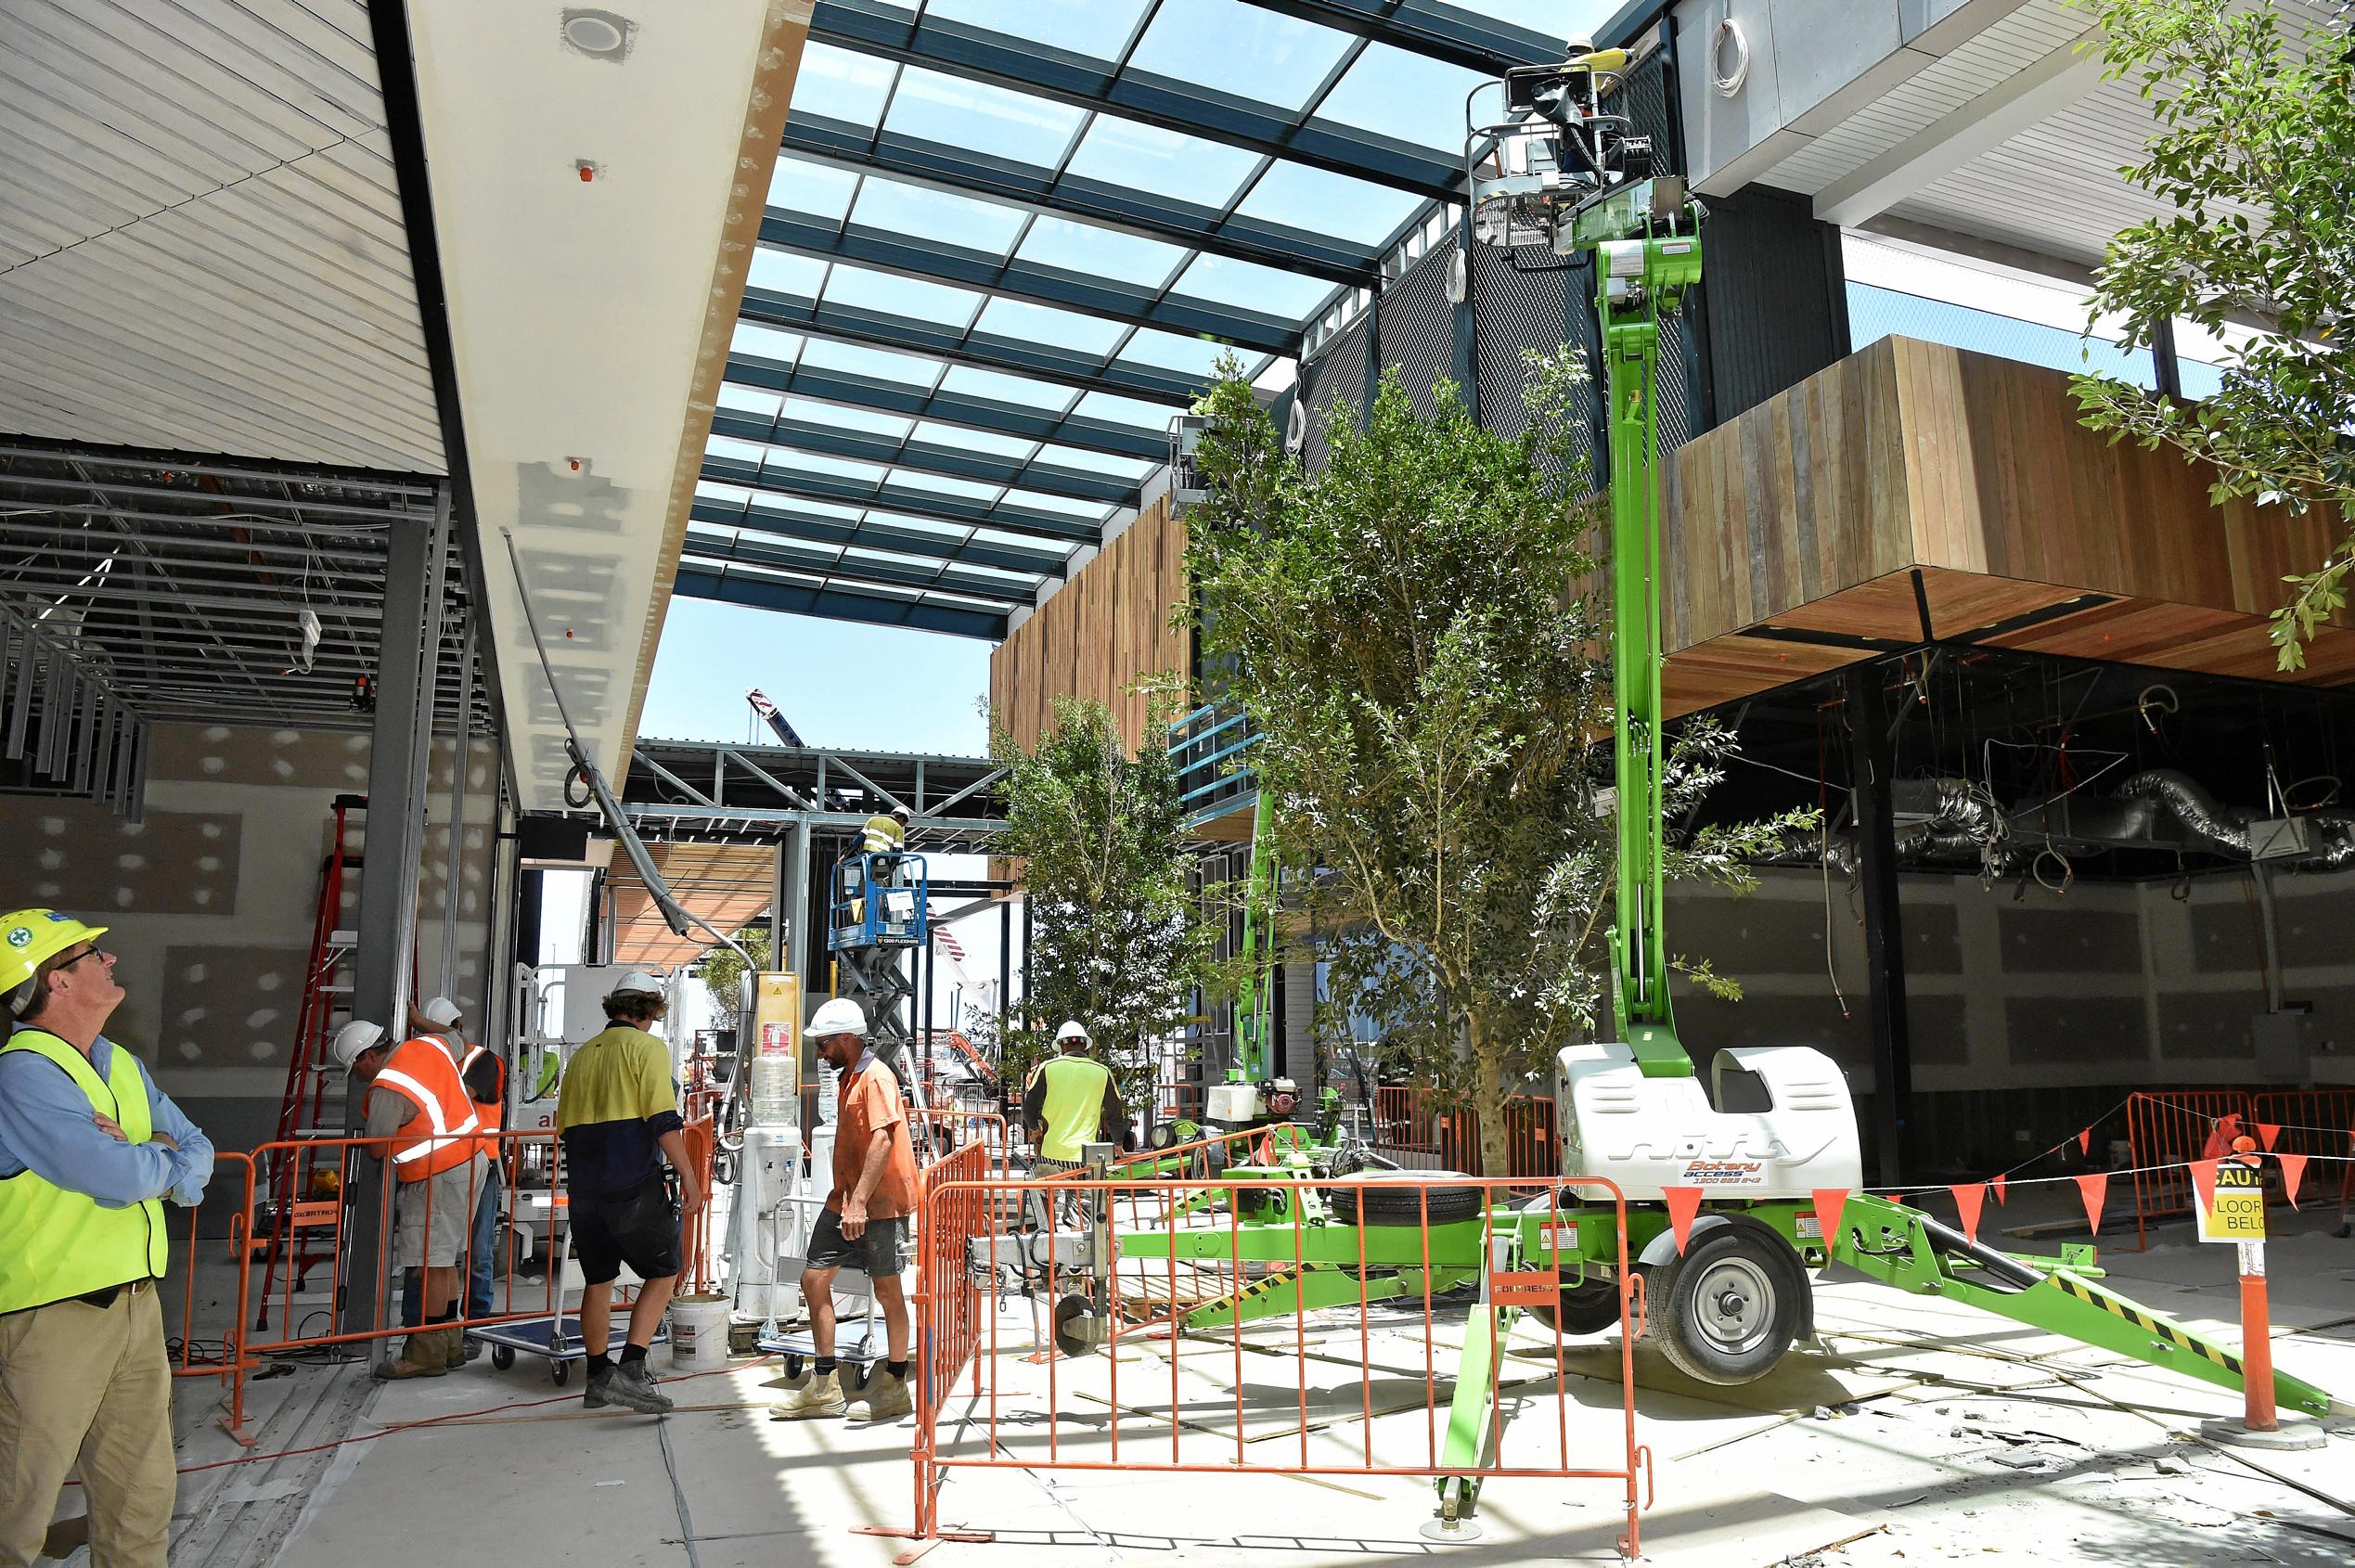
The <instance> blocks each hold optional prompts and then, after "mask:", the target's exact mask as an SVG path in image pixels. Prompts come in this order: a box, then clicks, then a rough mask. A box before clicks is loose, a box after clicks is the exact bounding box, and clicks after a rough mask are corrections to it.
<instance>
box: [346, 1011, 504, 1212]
mask: <svg viewBox="0 0 2355 1568" xmlns="http://www.w3.org/2000/svg"><path fill="white" fill-rule="evenodd" d="M371 1087H375V1088H388V1089H392V1090H395V1091H397V1092H398V1093H399V1094H400V1095H402V1096H403V1097H404V1098H405V1099H407V1100H408V1102H409V1103H410V1104H411V1105H413V1106H415V1107H416V1108H417V1109H416V1110H415V1111H414V1112H411V1114H410V1116H409V1119H408V1120H407V1121H405V1122H404V1123H402V1124H401V1127H400V1130H399V1131H398V1132H396V1133H394V1134H393V1135H392V1167H393V1170H394V1171H395V1172H396V1173H397V1174H398V1175H399V1176H400V1178H401V1179H402V1180H403V1181H423V1180H424V1179H425V1178H426V1177H427V1176H439V1175H441V1174H442V1173H443V1172H444V1171H446V1170H449V1169H451V1168H452V1167H454V1166H457V1165H462V1164H464V1163H466V1162H467V1161H469V1160H470V1159H472V1158H473V1157H474V1154H475V1151H476V1148H477V1145H478V1144H479V1143H480V1142H481V1140H480V1139H478V1138H474V1137H469V1136H467V1135H469V1134H470V1133H472V1132H474V1131H475V1130H476V1128H477V1126H478V1125H479V1124H478V1123H477V1122H476V1120H475V1116H474V1102H473V1101H472V1100H470V1099H467V1098H466V1086H465V1084H463V1083H461V1082H460V1081H459V1079H458V1070H457V1063H456V1062H454V1061H452V1060H450V1053H449V1052H448V1050H446V1049H445V1048H444V1047H443V1045H442V1042H441V1041H439V1040H435V1039H431V1038H428V1037H427V1036H425V1035H418V1036H416V1037H414V1038H411V1039H407V1040H404V1041H402V1042H401V1045H400V1048H399V1049H397V1050H395V1051H394V1052H393V1053H392V1060H390V1061H388V1062H386V1063H385V1064H384V1066H383V1067H382V1068H381V1069H380V1071H379V1072H378V1073H377V1075H376V1081H375V1083H374V1084H373V1085H371Z"/></svg>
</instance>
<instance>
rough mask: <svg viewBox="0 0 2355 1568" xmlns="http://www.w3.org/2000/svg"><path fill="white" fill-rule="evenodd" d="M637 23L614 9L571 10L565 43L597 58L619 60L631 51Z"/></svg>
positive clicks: (565, 19) (565, 17) (566, 19)
mask: <svg viewBox="0 0 2355 1568" xmlns="http://www.w3.org/2000/svg"><path fill="white" fill-rule="evenodd" d="M633 32H637V23H635V22H633V21H631V20H630V19H628V18H627V17H624V16H619V15H616V14H615V13H613V12H611V11H592V10H567V11H566V12H565V13H564V42H565V43H566V44H568V45H571V46H572V47H573V48H574V49H577V50H578V51H580V52H581V53H582V54H584V55H587V56H589V57H590V58H593V59H601V60H612V61H615V62H617V63H618V62H619V61H620V60H621V58H623V57H624V55H626V54H628V53H629V49H630V34H632V33H633Z"/></svg>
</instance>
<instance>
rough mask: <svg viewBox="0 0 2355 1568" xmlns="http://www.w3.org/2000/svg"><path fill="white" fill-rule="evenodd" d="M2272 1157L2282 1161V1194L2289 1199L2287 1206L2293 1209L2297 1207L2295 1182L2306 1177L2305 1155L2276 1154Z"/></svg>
mask: <svg viewBox="0 0 2355 1568" xmlns="http://www.w3.org/2000/svg"><path fill="white" fill-rule="evenodd" d="M2273 1158H2274V1159H2276V1160H2279V1161H2280V1162H2281V1163H2282V1196H2283V1197H2284V1198H2286V1199H2288V1200H2289V1206H2290V1207H2291V1208H2293V1209H2294V1208H2296V1207H2297V1184H2298V1183H2299V1182H2301V1181H2304V1180H2305V1179H2306V1156H2305V1155H2303V1154H2276V1155H2274V1156H2273Z"/></svg>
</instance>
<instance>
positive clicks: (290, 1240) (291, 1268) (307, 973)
mask: <svg viewBox="0 0 2355 1568" xmlns="http://www.w3.org/2000/svg"><path fill="white" fill-rule="evenodd" d="M333 808H334V812H335V839H334V842H333V843H332V844H331V845H329V847H328V852H327V855H326V856H325V857H324V858H323V859H322V860H321V861H320V863H319V903H318V908H317V910H316V912H315V914H314V915H313V917H312V921H311V953H310V958H308V959H307V960H306V961H305V963H304V965H303V969H302V1006H301V1008H300V1009H299V1010H298V1011H297V1013H296V1015H295V1025H294V1047H293V1049H292V1050H291V1051H290V1053H289V1054H288V1057H287V1064H286V1093H285V1094H284V1096H283V1097H282V1098H281V1099H279V1101H278V1130H277V1135H276V1137H274V1139H273V1141H274V1142H277V1143H287V1142H290V1141H292V1140H295V1139H299V1138H301V1137H303V1136H304V1135H306V1134H312V1133H317V1132H321V1131H333V1132H341V1130H342V1128H341V1125H338V1126H335V1127H332V1128H328V1127H327V1126H326V1125H325V1118H326V1115H327V1097H328V1086H329V1085H330V1084H334V1085H337V1086H341V1082H342V1078H343V1074H342V1073H341V1071H340V1070H339V1069H338V1068H337V1066H336V1064H335V1062H334V1061H333V1060H330V1059H329V1057H328V1045H329V1044H330V1043H331V1042H332V1041H333V1040H334V1038H335V1032H336V1031H337V1030H338V1029H340V1028H341V1027H342V1026H343V1024H344V1023H345V1022H348V1021H349V1020H350V1018H351V1016H352V974H351V966H350V964H349V962H348V960H349V959H350V958H351V957H352V952H353V949H354V947H355V946H357V945H358V942H359V933H358V932H354V931H352V930H350V929H348V928H345V927H342V926H340V925H339V924H337V921H338V919H340V918H341V914H342V910H343V890H344V879H345V877H346V875H347V874H348V873H350V872H354V871H357V870H359V869H360V867H361V857H360V856H359V855H354V854H353V853H352V850H351V829H352V814H353V813H354V812H365V811H367V796H365V795H338V796H336V797H335V801H334V803H333ZM313 1167H314V1162H313V1160H312V1159H311V1158H310V1157H309V1156H307V1155H305V1154H303V1153H301V1152H300V1151H297V1150H286V1151H284V1152H281V1153H280V1154H278V1155H277V1157H276V1158H275V1159H273V1160H272V1161H271V1162H270V1163H269V1168H268V1170H267V1171H266V1172H264V1176H265V1177H266V1180H267V1183H268V1186H267V1196H266V1197H263V1196H260V1195H257V1198H256V1202H257V1204H259V1205H261V1206H262V1207H263V1208H264V1213H263V1214H256V1215H254V1216H253V1228H252V1229H251V1232H249V1234H251V1236H253V1237H254V1238H255V1240H256V1244H257V1246H259V1247H260V1248H261V1249H262V1250H263V1252H264V1257H265V1259H266V1263H265V1266H264V1271H263V1276H262V1312H261V1317H260V1318H259V1319H258V1320H257V1322H256V1324H255V1327H257V1328H264V1329H266V1328H268V1327H269V1324H270V1296H271V1286H272V1284H273V1283H274V1282H275V1280H276V1279H277V1269H278V1260H279V1257H280V1254H281V1253H282V1252H283V1253H288V1254H289V1255H288V1256H287V1269H288V1272H289V1273H290V1274H291V1275H292V1276H293V1279H294V1289H296V1290H298V1291H299V1290H301V1289H302V1282H303V1279H304V1278H305V1277H306V1276H307V1275H308V1274H309V1273H310V1271H311V1269H312V1267H313V1266H315V1265H316V1264H320V1263H325V1262H327V1261H328V1260H329V1259H330V1258H332V1257H333V1255H334V1247H333V1245H332V1242H331V1241H330V1242H328V1243H327V1244H325V1245H320V1246H309V1245H304V1244H303V1241H304V1239H303V1232H304V1231H306V1230H315V1229H320V1228H328V1229H330V1230H331V1229H332V1227H334V1225H335V1224H336V1222H337V1220H338V1219H339V1218H340V1216H341V1207H342V1193H341V1179H342V1174H343V1173H342V1169H341V1162H338V1163H337V1164H336V1166H335V1167H334V1175H335V1178H336V1181H337V1183H338V1185H337V1188H336V1189H335V1190H334V1191H331V1192H328V1193H325V1194H324V1195H323V1196H320V1197H317V1198H314V1197H313V1196H312V1195H311V1194H310V1192H309V1191H308V1190H307V1189H309V1188H310V1187H311V1185H312V1184H313V1182H314V1180H315V1178H316V1176H317V1174H318V1173H317V1172H315V1170H314V1168H313ZM265 1237H266V1240H264V1238H265Z"/></svg>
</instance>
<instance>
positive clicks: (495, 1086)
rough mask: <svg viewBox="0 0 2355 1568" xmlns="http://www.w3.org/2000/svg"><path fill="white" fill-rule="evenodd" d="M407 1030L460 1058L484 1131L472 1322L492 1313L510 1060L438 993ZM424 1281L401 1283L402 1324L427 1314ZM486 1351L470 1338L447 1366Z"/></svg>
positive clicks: (469, 1304)
mask: <svg viewBox="0 0 2355 1568" xmlns="http://www.w3.org/2000/svg"><path fill="white" fill-rule="evenodd" d="M409 1033H410V1034H412V1035H431V1036H433V1037H434V1038H436V1039H438V1040H440V1041H441V1042H442V1044H443V1046H444V1048H446V1049H447V1050H448V1051H449V1052H450V1053H451V1054H452V1055H453V1056H455V1057H457V1062H458V1076H459V1078H460V1079H461V1080H462V1081H463V1082H464V1083H465V1085H466V1098H467V1099H470V1100H471V1101H473V1103H474V1120H475V1123H476V1125H477V1130H478V1131H479V1132H480V1133H481V1134H483V1137H482V1139H481V1141H482V1145H483V1182H482V1186H481V1187H480V1188H479V1189H476V1192H475V1195H474V1217H473V1219H472V1221H471V1223H470V1226H469V1228H468V1233H467V1245H466V1255H467V1286H466V1315H465V1319H464V1321H467V1322H471V1321H473V1320H474V1319H476V1318H479V1317H489V1316H490V1315H491V1298H492V1294H493V1292H492V1289H491V1287H492V1282H493V1278H494V1275H495V1266H496V1253H497V1243H498V1219H499V1186H500V1180H501V1173H500V1169H499V1154H500V1144H499V1139H498V1137H497V1134H498V1130H499V1120H500V1116H499V1111H500V1105H501V1102H502V1101H503V1100H504V1099H505V1098H506V1094H507V1064H506V1063H504V1062H502V1061H501V1060H499V1059H498V1056H497V1054H496V1053H495V1052H493V1051H490V1050H486V1049H484V1048H483V1047H481V1046H477V1045H472V1044H470V1043H469V1042H468V1040H467V1038H466V1020H465V1017H464V1015H463V1014H462V1013H461V1012H460V1011H459V1009H458V1005H457V1003H456V1002H454V1001H452V1000H450V999H449V998H448V997H447V996H436V997H434V998H433V999H432V1000H431V1001H430V1002H427V1003H425V1004H424V1005H422V1006H413V1007H411V1008H410V1009H409ZM422 1290H423V1288H422V1286H421V1284H420V1282H419V1279H418V1276H417V1275H414V1274H412V1275H410V1276H408V1277H407V1278H406V1279H405V1281H404V1282H403V1284H402V1286H401V1326H402V1327H403V1328H405V1329H413V1328H416V1327H417V1326H418V1324H419V1323H420V1322H422V1321H423V1320H424V1318H423V1311H424V1308H423V1304H422V1302H421V1300H420V1296H421V1295H422ZM482 1354H483V1345H482V1343H481V1342H480V1341H474V1342H470V1343H467V1344H466V1346H465V1347H464V1354H463V1355H462V1356H461V1355H459V1354H457V1352H455V1351H454V1352H453V1353H452V1354H451V1356H450V1361H449V1368H450V1370H452V1371H454V1372H455V1371H457V1369H458V1368H460V1367H461V1366H463V1365H464V1364H465V1363H466V1362H468V1361H471V1360H473V1359H474V1358H475V1357H476V1356H480V1355H482Z"/></svg>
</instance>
